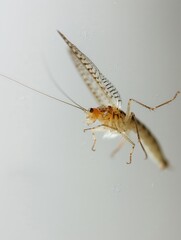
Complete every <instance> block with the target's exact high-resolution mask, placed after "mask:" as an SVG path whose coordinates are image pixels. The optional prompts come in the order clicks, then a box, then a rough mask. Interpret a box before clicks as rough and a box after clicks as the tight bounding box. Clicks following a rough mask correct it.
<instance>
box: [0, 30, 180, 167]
mask: <svg viewBox="0 0 181 240" xmlns="http://www.w3.org/2000/svg"><path fill="white" fill-rule="evenodd" d="M58 33H59V34H60V36H61V37H62V38H63V39H64V41H65V42H66V43H67V45H68V46H69V48H70V52H71V56H72V58H73V60H74V62H75V65H76V67H77V69H78V70H79V72H80V74H81V76H82V78H83V80H84V82H85V83H86V85H87V87H88V88H89V90H90V91H91V92H92V94H93V96H94V97H95V99H96V100H97V102H98V104H99V107H96V108H90V109H89V110H87V109H85V108H83V107H82V106H80V105H79V104H77V103H76V102H75V101H74V100H72V99H71V98H70V97H69V96H68V95H67V94H66V93H65V92H64V91H63V90H62V89H60V88H59V89H60V91H61V92H62V93H63V94H64V95H65V96H66V97H67V98H68V99H69V100H70V101H71V102H72V103H69V102H66V101H63V100H60V99H58V98H56V97H53V96H51V95H49V94H46V93H43V92H41V91H39V90H36V89H35V88H32V87H30V86H27V85H25V84H23V83H21V82H19V81H17V80H15V79H12V78H10V77H7V76H5V75H3V74H0V75H1V76H3V77H6V78H7V79H9V80H11V81H13V82H15V83H17V84H19V85H22V86H23V87H26V88H29V89H31V90H33V91H35V92H37V93H39V94H42V95H44V96H46V97H49V98H51V99H54V100H56V101H59V102H62V103H64V104H68V105H71V106H73V107H76V108H78V109H80V110H82V111H83V112H85V114H86V120H87V124H88V125H89V126H90V125H91V124H93V123H98V125H97V126H92V127H89V128H87V129H84V131H91V133H92V136H93V146H92V150H95V144H96V136H95V132H96V131H104V132H106V133H109V135H111V136H113V135H114V136H115V135H120V136H122V138H123V139H124V141H128V142H129V143H130V144H131V146H132V148H131V151H130V157H129V161H128V162H127V163H131V161H132V155H133V151H134V148H135V143H134V142H133V141H132V140H131V139H130V137H129V132H130V131H133V132H135V133H136V135H137V138H138V141H139V143H140V146H141V147H142V149H143V151H144V153H145V158H147V153H148V154H149V156H150V157H152V158H153V159H155V160H156V162H157V163H158V165H159V167H160V168H162V169H163V168H166V167H168V165H169V164H168V161H167V160H166V158H165V156H164V154H163V151H162V149H161V147H160V145H159V143H158V141H157V140H156V138H155V137H154V136H153V134H152V133H151V132H150V131H149V129H148V128H147V127H146V126H145V125H144V124H143V123H141V122H140V121H139V120H138V119H137V118H136V117H135V114H134V113H132V112H131V103H132V102H135V103H137V104H139V105H141V106H143V107H146V108H148V109H150V110H155V109H157V108H159V107H161V106H164V105H166V104H168V103H170V102H172V101H173V100H174V99H175V98H176V97H177V95H178V94H179V93H180V92H179V91H178V92H177V93H176V94H175V96H174V97H173V98H172V99H170V100H168V101H166V102H164V103H162V104H159V105H157V106H155V107H149V106H147V105H145V104H143V103H141V102H138V101H137V100H134V99H130V100H129V101H128V105H127V110H126V112H123V111H122V109H121V103H122V101H121V97H120V94H119V92H118V91H117V89H116V88H115V87H114V86H113V84H112V83H111V82H110V81H109V80H108V79H107V78H105V76H104V75H103V74H102V73H101V72H100V71H99V69H98V68H97V67H96V66H95V64H94V63H93V62H92V61H91V60H90V59H89V58H88V57H87V56H86V55H85V54H83V53H82V52H81V51H80V50H79V49H78V48H77V47H76V46H75V45H74V44H72V43H71V42H70V41H69V40H68V39H67V38H66V37H65V36H64V35H63V34H62V33H61V32H59V31H58ZM119 149H120V146H118V147H117V148H116V149H115V150H114V152H113V154H115V153H116V152H117V151H118V150H119Z"/></svg>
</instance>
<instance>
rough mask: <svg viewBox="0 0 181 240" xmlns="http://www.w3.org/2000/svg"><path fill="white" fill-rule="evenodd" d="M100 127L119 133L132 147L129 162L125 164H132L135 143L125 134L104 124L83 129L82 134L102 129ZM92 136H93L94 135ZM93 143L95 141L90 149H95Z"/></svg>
mask: <svg viewBox="0 0 181 240" xmlns="http://www.w3.org/2000/svg"><path fill="white" fill-rule="evenodd" d="M102 127H107V128H109V129H113V130H115V131H117V132H119V133H120V134H121V135H122V136H123V138H124V139H125V140H127V141H128V142H129V143H130V144H131V145H132V149H131V152H130V160H129V162H127V164H130V163H131V162H132V155H133V151H134V148H135V143H134V142H133V141H132V140H131V139H130V138H129V137H128V136H127V134H126V133H125V132H120V131H118V130H117V129H116V128H114V127H110V126H108V125H105V124H100V125H98V126H95V127H90V128H86V129H84V132H85V131H89V130H91V131H93V130H96V129H98V128H102ZM94 136H95V135H94ZM95 142H96V139H95V140H94V143H93V147H92V148H94V147H95Z"/></svg>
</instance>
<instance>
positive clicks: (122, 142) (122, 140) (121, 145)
mask: <svg viewBox="0 0 181 240" xmlns="http://www.w3.org/2000/svg"><path fill="white" fill-rule="evenodd" d="M124 143H125V139H124V138H123V139H121V142H120V143H119V145H118V146H117V147H116V148H115V149H114V150H113V151H112V153H111V157H114V155H115V154H116V153H117V152H118V151H119V150H120V149H121V148H122V147H123V145H124Z"/></svg>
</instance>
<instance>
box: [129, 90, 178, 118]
mask: <svg viewBox="0 0 181 240" xmlns="http://www.w3.org/2000/svg"><path fill="white" fill-rule="evenodd" d="M179 93H180V91H177V92H176V94H175V95H174V97H173V98H171V99H170V100H168V101H166V102H163V103H161V104H159V105H157V106H155V107H149V106H147V105H145V104H143V103H141V102H139V101H137V100H135V99H129V101H128V106H127V112H126V116H127V119H128V118H129V116H130V114H131V103H132V102H135V103H137V104H139V105H141V106H143V107H145V108H148V109H149V110H152V111H153V110H155V109H157V108H159V107H162V106H164V105H166V104H169V103H171V102H172V101H174V100H175V98H176V97H177V96H178V94H179Z"/></svg>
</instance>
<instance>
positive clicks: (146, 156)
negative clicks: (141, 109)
mask: <svg viewBox="0 0 181 240" xmlns="http://www.w3.org/2000/svg"><path fill="white" fill-rule="evenodd" d="M131 115H132V117H133V120H134V123H135V127H136V134H137V137H138V141H139V143H140V145H141V147H142V149H143V152H144V153H145V159H147V158H148V155H147V152H146V150H145V148H144V146H143V144H142V141H141V138H140V134H139V130H138V123H137V120H136V117H135V114H134V113H132V114H131Z"/></svg>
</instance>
